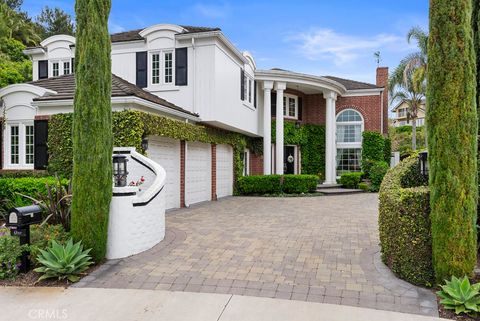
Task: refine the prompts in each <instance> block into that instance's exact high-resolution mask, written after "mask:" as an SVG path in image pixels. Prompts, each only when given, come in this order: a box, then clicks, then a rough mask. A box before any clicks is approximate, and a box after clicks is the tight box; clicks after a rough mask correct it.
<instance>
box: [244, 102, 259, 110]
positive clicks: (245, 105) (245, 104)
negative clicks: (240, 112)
mask: <svg viewBox="0 0 480 321" xmlns="http://www.w3.org/2000/svg"><path fill="white" fill-rule="evenodd" d="M243 106H244V107H247V108H248V109H251V110H256V108H255V106H253V105H252V104H249V103H246V102H243Z"/></svg>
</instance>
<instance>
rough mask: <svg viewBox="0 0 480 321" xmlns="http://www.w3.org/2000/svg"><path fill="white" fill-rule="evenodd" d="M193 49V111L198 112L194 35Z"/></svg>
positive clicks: (193, 40) (193, 39)
mask: <svg viewBox="0 0 480 321" xmlns="http://www.w3.org/2000/svg"><path fill="white" fill-rule="evenodd" d="M192 49H193V55H192V65H193V66H192V67H193V68H192V86H193V89H192V91H193V97H192V109H193V113H194V114H197V106H196V105H195V101H196V99H195V97H196V93H197V92H196V88H195V81H196V79H195V68H197V66H196V65H195V55H196V53H195V38H194V37H192Z"/></svg>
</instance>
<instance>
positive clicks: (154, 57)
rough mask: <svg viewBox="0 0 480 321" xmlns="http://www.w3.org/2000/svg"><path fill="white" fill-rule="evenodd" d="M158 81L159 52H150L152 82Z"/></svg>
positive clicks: (157, 82) (156, 82)
mask: <svg viewBox="0 0 480 321" xmlns="http://www.w3.org/2000/svg"><path fill="white" fill-rule="evenodd" d="M159 83H160V54H159V53H153V54H152V84H159Z"/></svg>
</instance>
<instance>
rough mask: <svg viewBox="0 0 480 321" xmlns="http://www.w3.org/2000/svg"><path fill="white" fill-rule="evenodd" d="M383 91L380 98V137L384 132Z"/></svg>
mask: <svg viewBox="0 0 480 321" xmlns="http://www.w3.org/2000/svg"><path fill="white" fill-rule="evenodd" d="M384 90H385V89H384ZM384 90H382V93H381V98H380V127H381V132H382V135H383V134H384V132H383V99H384V98H383V92H384Z"/></svg>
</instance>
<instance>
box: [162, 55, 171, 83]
mask: <svg viewBox="0 0 480 321" xmlns="http://www.w3.org/2000/svg"><path fill="white" fill-rule="evenodd" d="M164 58H165V62H164V66H165V69H164V71H165V83H166V84H171V83H172V82H173V53H172V52H166V53H165V55H164Z"/></svg>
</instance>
